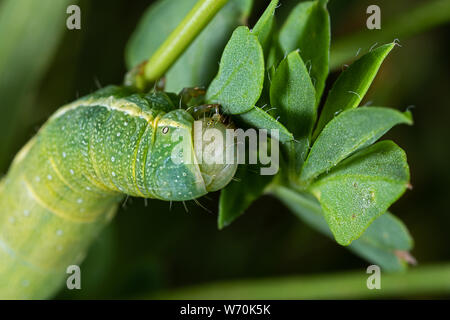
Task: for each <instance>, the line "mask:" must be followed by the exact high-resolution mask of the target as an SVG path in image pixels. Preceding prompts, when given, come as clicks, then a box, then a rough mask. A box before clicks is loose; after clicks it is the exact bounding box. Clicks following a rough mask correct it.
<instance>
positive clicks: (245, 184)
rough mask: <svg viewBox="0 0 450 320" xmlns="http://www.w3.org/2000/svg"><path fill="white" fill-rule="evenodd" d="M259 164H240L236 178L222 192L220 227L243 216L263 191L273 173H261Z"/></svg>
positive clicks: (271, 178)
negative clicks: (270, 174)
mask: <svg viewBox="0 0 450 320" xmlns="http://www.w3.org/2000/svg"><path fill="white" fill-rule="evenodd" d="M259 169H260V167H259V165H248V164H244V165H240V166H239V168H238V171H237V172H236V175H235V177H236V179H235V180H233V181H231V182H230V183H229V184H228V185H227V186H226V187H225V188H224V189H222V192H221V193H220V200H219V217H218V227H219V229H223V228H225V227H226V226H228V225H229V224H230V223H231V222H233V221H234V220H235V219H236V218H238V217H239V216H241V215H242V214H243V213H244V212H245V210H247V208H248V207H250V205H251V204H252V203H253V202H254V201H255V200H256V199H258V198H259V197H260V196H261V195H262V194H263V193H264V189H265V188H266V187H267V185H268V184H269V183H270V182H271V181H272V180H273V177H274V176H273V175H272V176H269V175H261V174H260V172H259Z"/></svg>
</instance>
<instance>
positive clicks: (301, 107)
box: [270, 51, 316, 177]
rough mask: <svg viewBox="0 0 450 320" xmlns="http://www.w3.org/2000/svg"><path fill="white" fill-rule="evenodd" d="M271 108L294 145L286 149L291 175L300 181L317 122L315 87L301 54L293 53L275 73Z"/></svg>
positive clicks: (282, 62) (272, 84)
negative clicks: (290, 135)
mask: <svg viewBox="0 0 450 320" xmlns="http://www.w3.org/2000/svg"><path fill="white" fill-rule="evenodd" d="M270 104H271V105H272V107H274V108H276V109H275V112H276V115H277V116H279V118H280V121H281V122H282V123H283V124H284V125H285V126H286V128H287V129H288V130H289V131H291V132H292V133H293V134H294V137H295V139H296V141H295V142H291V143H290V144H289V145H288V146H286V148H285V149H286V150H287V153H288V157H289V166H290V173H291V174H292V175H293V176H295V177H297V175H298V173H299V170H300V168H301V166H302V164H303V161H304V157H305V156H306V153H307V151H308V148H309V140H310V138H311V131H312V128H313V125H314V121H315V119H316V107H315V105H316V98H315V90H314V86H313V84H312V82H311V79H310V77H309V75H308V71H307V70H306V67H305V65H304V64H303V61H302V58H300V55H299V54H298V52H296V51H293V52H291V53H290V54H289V55H288V56H287V57H286V58H285V59H284V60H283V61H281V63H280V65H279V66H278V68H277V69H276V71H275V75H274V77H273V80H272V83H271V86H270Z"/></svg>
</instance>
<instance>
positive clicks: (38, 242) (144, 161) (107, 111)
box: [0, 86, 237, 299]
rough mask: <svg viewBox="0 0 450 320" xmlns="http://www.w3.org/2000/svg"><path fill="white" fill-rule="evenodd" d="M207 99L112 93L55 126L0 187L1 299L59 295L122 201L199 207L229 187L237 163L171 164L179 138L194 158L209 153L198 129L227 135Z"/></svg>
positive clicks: (64, 111) (83, 101) (79, 106)
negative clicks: (185, 203)
mask: <svg viewBox="0 0 450 320" xmlns="http://www.w3.org/2000/svg"><path fill="white" fill-rule="evenodd" d="M199 92H200V93H199ZM202 93H203V92H202V91H201V90H200V89H185V90H183V91H182V92H181V93H180V95H177V94H173V93H165V92H162V91H156V90H153V91H151V92H149V93H145V94H144V93H135V92H134V91H133V90H132V89H130V88H128V87H119V86H108V87H105V88H103V89H100V90H99V91H97V92H94V93H92V94H89V95H87V96H85V97H82V98H80V99H78V100H76V101H74V102H72V103H70V104H68V105H65V106H63V107H62V108H60V109H59V110H57V111H56V112H55V113H54V114H53V116H51V117H50V119H49V120H48V121H47V122H46V123H45V124H44V125H43V126H42V128H41V129H40V130H39V132H38V133H37V134H36V135H35V136H34V137H33V138H32V139H31V140H30V141H29V142H28V143H27V144H26V145H25V146H24V147H23V148H22V150H21V151H20V152H19V153H18V154H17V156H16V157H15V159H14V161H13V163H12V165H11V167H10V169H9V171H8V173H7V174H6V176H4V178H3V179H2V181H1V183H0V190H1V193H0V205H1V208H2V214H1V215H0V262H1V263H0V299H41V298H47V297H50V296H51V295H53V294H54V293H55V292H56V291H57V290H58V288H60V286H61V285H62V284H63V283H64V279H65V277H66V276H67V275H66V268H67V267H68V266H69V265H74V264H79V263H81V261H82V260H83V258H84V256H85V254H86V251H87V249H88V246H89V244H90V243H91V241H92V239H93V238H95V237H96V236H97V235H98V233H99V232H100V231H101V230H102V228H103V227H104V226H105V225H106V224H107V223H108V222H109V221H110V220H111V218H112V217H113V216H114V214H115V212H116V210H117V207H118V205H119V204H120V202H121V201H122V200H123V199H124V198H125V197H126V196H135V197H143V198H151V199H160V200H167V201H184V200H193V199H196V198H198V197H201V196H203V195H205V194H207V193H208V192H211V191H216V190H219V189H222V188H223V187H225V186H226V185H227V184H228V183H229V182H230V180H231V179H232V178H233V176H234V174H235V172H236V168H237V164H236V162H234V163H207V162H201V163H197V162H195V161H192V162H185V161H183V160H181V161H173V154H174V152H173V151H174V148H175V147H176V146H177V145H178V144H179V140H178V139H174V137H175V136H177V137H189V138H188V139H184V140H183V142H186V143H185V144H184V146H185V148H184V151H186V150H187V152H188V153H190V154H189V156H190V157H191V159H195V158H196V157H197V155H198V154H199V153H202V152H203V151H204V150H203V149H204V148H211V145H210V144H209V145H208V144H197V142H196V141H197V140H196V139H194V137H193V133H194V129H193V126H194V122H195V121H196V120H199V121H202V124H204V125H203V129H204V130H207V128H211V127H213V128H214V129H217V130H218V131H219V132H221V133H222V134H223V135H225V130H226V128H227V125H229V124H226V123H224V121H222V120H223V118H222V117H221V116H220V114H218V113H217V112H218V106H216V105H213V106H204V105H201V104H198V102H199V101H200V100H201V99H199V96H201V94H202ZM211 113H212V115H211ZM186 146H187V147H186ZM221 147H223V148H225V147H226V146H223V145H222V146H221ZM215 152H216V153H217V152H218V153H222V152H223V153H224V152H225V150H215ZM11 270H14V272H11Z"/></svg>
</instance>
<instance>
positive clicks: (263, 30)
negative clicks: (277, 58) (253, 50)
mask: <svg viewBox="0 0 450 320" xmlns="http://www.w3.org/2000/svg"><path fill="white" fill-rule="evenodd" d="M277 5H278V0H272V1H271V2H270V4H269V6H268V7H267V9H266V10H265V11H264V13H263V14H262V16H261V17H260V18H259V20H258V22H257V23H256V24H255V27H254V28H253V30H252V32H253V33H254V34H255V35H257V36H258V40H259V43H260V44H261V46H262V47H263V48H264V51H266V48H268V45H269V44H270V40H271V39H270V35H271V33H272V28H273V20H274V14H275V9H276V8H277Z"/></svg>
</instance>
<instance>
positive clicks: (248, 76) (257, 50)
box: [206, 27, 264, 114]
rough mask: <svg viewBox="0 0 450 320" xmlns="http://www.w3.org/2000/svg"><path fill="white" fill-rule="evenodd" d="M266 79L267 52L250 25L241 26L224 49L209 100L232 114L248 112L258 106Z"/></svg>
mask: <svg viewBox="0 0 450 320" xmlns="http://www.w3.org/2000/svg"><path fill="white" fill-rule="evenodd" d="M263 82H264V54H263V50H262V48H261V45H260V44H259V41H258V37H257V36H256V35H254V34H253V33H251V32H250V30H249V29H248V28H247V27H238V28H236V30H235V31H234V32H233V35H232V36H231V39H230V41H228V44H227V45H226V47H225V50H224V51H223V55H222V58H221V60H220V67H219V72H218V73H217V75H216V77H215V78H214V80H213V81H212V83H211V84H210V86H209V88H208V90H207V92H206V101H207V102H208V103H211V104H213V103H218V104H220V105H221V106H222V108H223V110H224V112H225V113H228V114H240V113H244V112H246V111H249V110H250V109H251V108H253V107H254V106H255V104H256V102H257V101H258V99H259V97H260V95H261V92H262V88H263Z"/></svg>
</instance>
